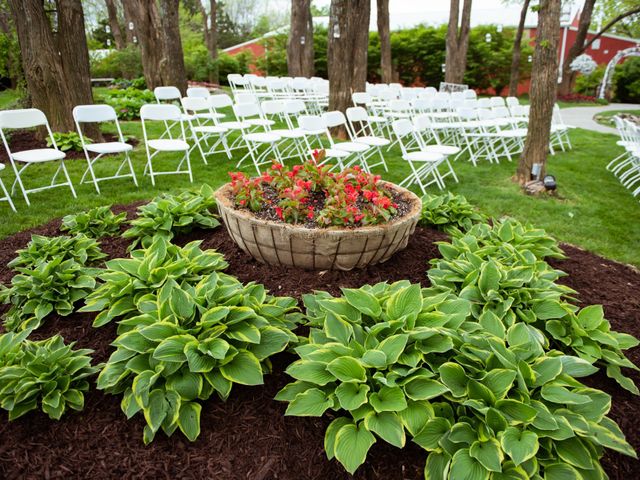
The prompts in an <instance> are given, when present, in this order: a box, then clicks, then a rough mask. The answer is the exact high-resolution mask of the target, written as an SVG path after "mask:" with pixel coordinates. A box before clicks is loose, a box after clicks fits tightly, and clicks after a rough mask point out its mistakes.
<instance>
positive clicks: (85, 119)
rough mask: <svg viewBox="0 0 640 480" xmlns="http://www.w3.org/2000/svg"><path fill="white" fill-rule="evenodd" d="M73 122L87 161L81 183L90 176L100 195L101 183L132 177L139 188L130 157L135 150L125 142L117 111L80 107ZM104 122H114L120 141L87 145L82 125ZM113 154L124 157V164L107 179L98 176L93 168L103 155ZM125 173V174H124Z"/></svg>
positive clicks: (75, 109) (101, 106) (87, 106)
mask: <svg viewBox="0 0 640 480" xmlns="http://www.w3.org/2000/svg"><path fill="white" fill-rule="evenodd" d="M73 120H74V121H75V123H76V129H77V130H78V135H80V142H81V143H82V150H84V156H85V158H86V159H87V169H86V170H85V171H84V174H83V175H82V178H81V179H80V183H84V181H85V179H86V177H87V174H88V175H89V176H90V177H91V181H92V182H93V185H94V186H95V188H96V192H98V194H100V185H99V182H102V181H103V180H113V179H116V178H128V177H131V178H132V179H133V183H134V184H135V186H136V187H137V186H138V179H137V178H136V173H135V172H134V170H133V164H132V163H131V158H130V157H129V152H130V151H131V150H133V147H132V146H131V145H129V144H128V143H126V142H125V140H124V136H123V135H122V130H120V123H119V122H118V115H116V111H115V110H114V109H113V107H112V106H110V105H78V106H76V107H75V108H74V109H73ZM104 122H109V123H111V122H113V123H114V124H115V126H116V132H118V141H117V142H98V143H96V142H93V143H89V144H87V143H85V141H84V140H85V138H84V135H83V134H82V124H83V123H104ZM113 154H122V155H123V159H122V162H120V165H119V166H118V169H117V170H116V173H114V174H113V175H110V176H107V177H98V176H96V172H95V170H94V168H93V167H94V165H95V163H96V162H97V161H98V160H100V158H102V156H103V155H113ZM92 155H93V156H92ZM127 167H128V168H127ZM123 171H124V172H125V173H123Z"/></svg>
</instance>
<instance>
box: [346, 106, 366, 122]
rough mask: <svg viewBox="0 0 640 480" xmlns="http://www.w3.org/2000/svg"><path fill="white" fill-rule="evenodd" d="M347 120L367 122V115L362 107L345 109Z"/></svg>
mask: <svg viewBox="0 0 640 480" xmlns="http://www.w3.org/2000/svg"><path fill="white" fill-rule="evenodd" d="M347 119H348V120H349V122H368V121H369V115H368V114H367V111H366V110H365V109H364V108H362V107H349V108H347Z"/></svg>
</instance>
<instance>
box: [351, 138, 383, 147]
mask: <svg viewBox="0 0 640 480" xmlns="http://www.w3.org/2000/svg"><path fill="white" fill-rule="evenodd" d="M355 141H356V142H358V143H364V144H365V145H370V146H372V147H386V146H387V145H389V143H391V142H389V140H387V139H386V138H382V137H357V138H356V139H355Z"/></svg>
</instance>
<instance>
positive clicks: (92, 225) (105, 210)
mask: <svg viewBox="0 0 640 480" xmlns="http://www.w3.org/2000/svg"><path fill="white" fill-rule="evenodd" d="M126 220H127V213H126V212H122V213H119V214H118V215H115V214H114V213H113V212H112V211H111V206H110V205H105V206H102V207H95V208H92V209H90V210H87V211H86V212H80V213H74V214H71V215H67V216H65V217H63V218H62V225H61V226H60V230H62V231H68V232H69V233H71V234H72V235H75V234H78V233H82V234H84V235H86V236H87V237H90V238H95V239H98V238H102V237H112V236H114V235H117V234H119V233H120V226H121V225H122V224H123V223H124V222H125V221H126Z"/></svg>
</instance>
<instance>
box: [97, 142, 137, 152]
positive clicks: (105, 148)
mask: <svg viewBox="0 0 640 480" xmlns="http://www.w3.org/2000/svg"><path fill="white" fill-rule="evenodd" d="M87 150H88V151H90V152H93V153H98V154H104V153H122V152H128V151H130V150H133V147H132V146H131V145H129V144H128V143H123V142H102V143H92V144H91V145H87Z"/></svg>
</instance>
